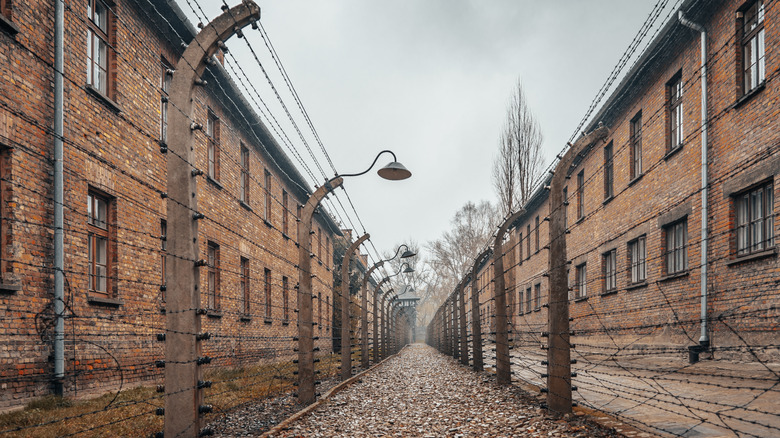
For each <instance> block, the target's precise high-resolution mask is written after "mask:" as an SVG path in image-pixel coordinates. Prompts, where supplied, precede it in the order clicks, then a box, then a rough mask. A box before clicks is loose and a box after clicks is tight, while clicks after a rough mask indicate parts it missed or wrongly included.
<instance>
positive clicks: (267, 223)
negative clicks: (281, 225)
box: [263, 219, 274, 228]
mask: <svg viewBox="0 0 780 438" xmlns="http://www.w3.org/2000/svg"><path fill="white" fill-rule="evenodd" d="M263 223H264V224H265V226H266V227H268V228H273V227H274V226H273V225H271V223H270V222H268V219H263Z"/></svg>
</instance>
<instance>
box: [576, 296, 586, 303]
mask: <svg viewBox="0 0 780 438" xmlns="http://www.w3.org/2000/svg"><path fill="white" fill-rule="evenodd" d="M588 298H589V297H587V296H585V297H579V298H575V299H574V302H575V303H580V302H583V301H588Z"/></svg>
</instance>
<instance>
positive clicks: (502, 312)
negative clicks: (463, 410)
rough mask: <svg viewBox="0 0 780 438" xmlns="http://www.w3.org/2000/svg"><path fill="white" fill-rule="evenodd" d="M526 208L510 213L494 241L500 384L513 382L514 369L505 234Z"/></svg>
mask: <svg viewBox="0 0 780 438" xmlns="http://www.w3.org/2000/svg"><path fill="white" fill-rule="evenodd" d="M523 213H525V210H523V209H520V210H519V211H517V212H515V213H514V214H512V215H510V216H509V217H508V218H507V219H506V220H505V221H504V223H503V224H501V226H500V227H499V228H498V232H497V233H496V240H495V241H494V243H493V275H494V277H495V284H494V287H493V299H494V300H495V303H496V380H497V381H498V384H499V385H508V384H510V383H511V382H512V370H511V362H510V357H509V336H508V327H507V326H508V324H507V318H506V287H505V282H504V236H505V235H506V232H507V230H508V229H509V226H510V225H512V223H513V222H514V221H515V220H517V218H519V217H520V216H521V215H522V214H523Z"/></svg>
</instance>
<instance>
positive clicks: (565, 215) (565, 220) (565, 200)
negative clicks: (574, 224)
mask: <svg viewBox="0 0 780 438" xmlns="http://www.w3.org/2000/svg"><path fill="white" fill-rule="evenodd" d="M568 227H569V187H568V186H567V187H564V188H563V229H564V230H565V229H566V228H568Z"/></svg>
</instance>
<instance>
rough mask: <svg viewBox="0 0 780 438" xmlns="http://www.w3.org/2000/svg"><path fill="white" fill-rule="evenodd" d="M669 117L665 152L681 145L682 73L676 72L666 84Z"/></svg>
mask: <svg viewBox="0 0 780 438" xmlns="http://www.w3.org/2000/svg"><path fill="white" fill-rule="evenodd" d="M666 91H667V102H668V103H667V106H668V116H669V128H668V129H669V143H668V145H667V151H671V150H674V149H676V148H677V147H679V146H682V144H683V100H682V96H683V86H682V72H677V74H675V75H674V77H673V78H672V79H671V80H670V81H669V82H667V84H666Z"/></svg>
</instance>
